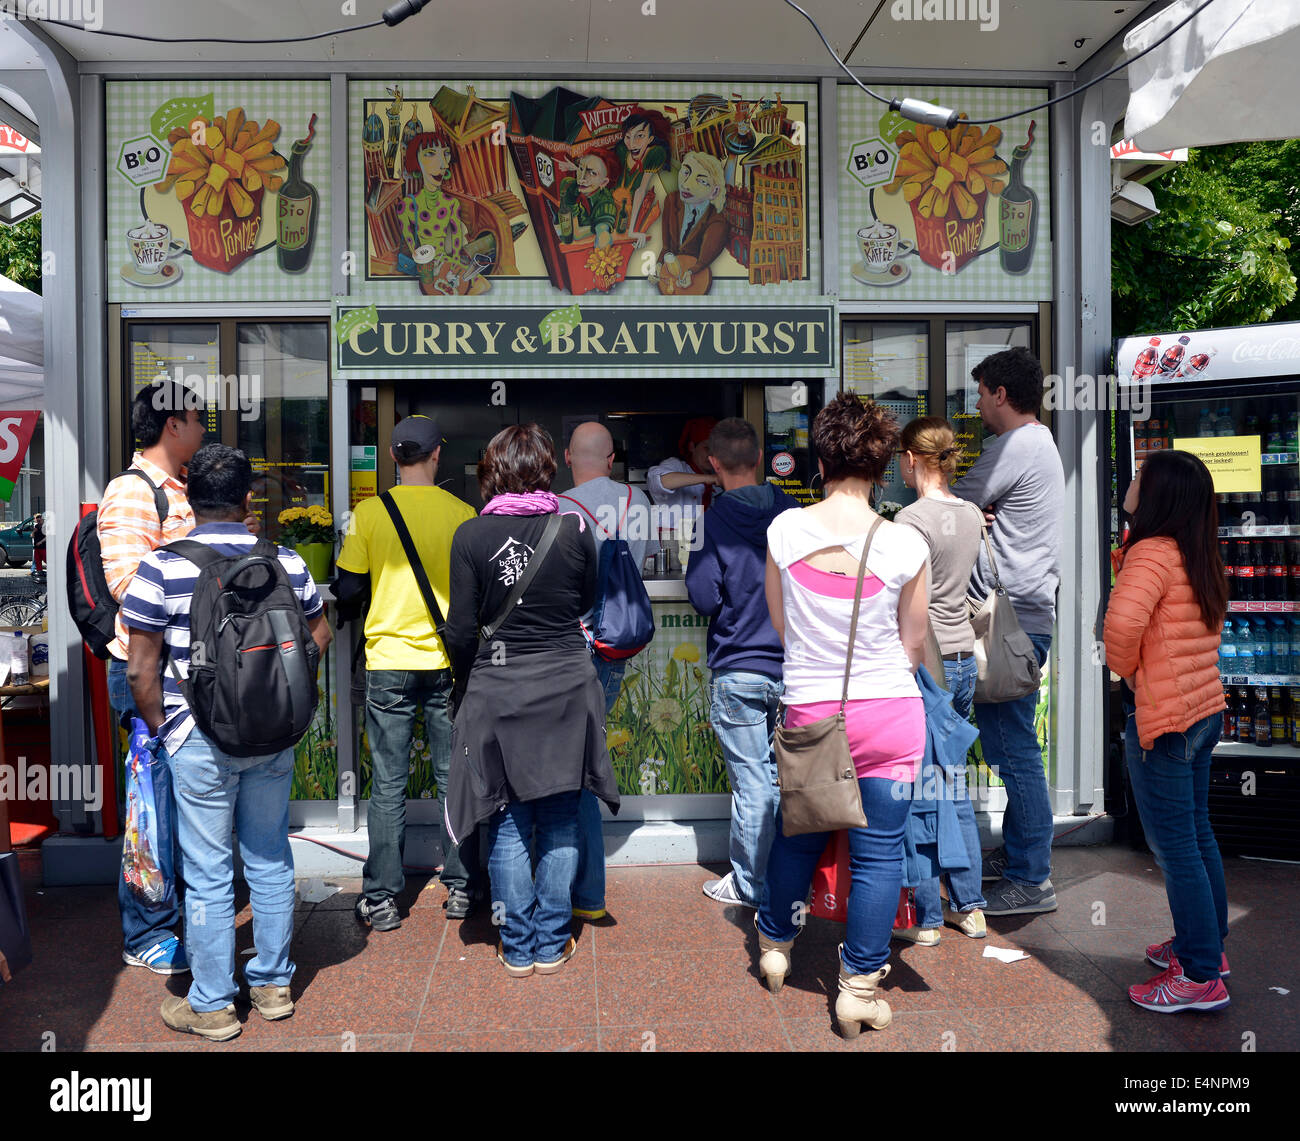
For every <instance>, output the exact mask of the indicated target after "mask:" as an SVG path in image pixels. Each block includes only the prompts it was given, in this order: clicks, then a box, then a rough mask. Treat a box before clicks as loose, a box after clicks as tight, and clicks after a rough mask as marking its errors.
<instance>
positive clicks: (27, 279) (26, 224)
mask: <svg viewBox="0 0 1300 1141" xmlns="http://www.w3.org/2000/svg"><path fill="white" fill-rule="evenodd" d="M0 273H3V274H4V275H5V277H7V278H8V279H9V280H10V281H16V282H17V283H18V284H19V285H21V286H24V287H26V288H27V289H30V290H32V292H33V293H40V292H41V216H40V215H39V214H34V215H33V216H32V217H30V218H28V219H27V220H26V221H23V222H19V223H18V225H16V226H0Z"/></svg>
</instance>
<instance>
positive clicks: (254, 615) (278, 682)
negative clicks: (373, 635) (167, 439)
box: [158, 539, 320, 757]
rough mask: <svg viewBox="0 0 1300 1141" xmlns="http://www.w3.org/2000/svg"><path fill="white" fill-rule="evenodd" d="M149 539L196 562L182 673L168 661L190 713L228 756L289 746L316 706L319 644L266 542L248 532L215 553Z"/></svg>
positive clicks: (186, 542)
mask: <svg viewBox="0 0 1300 1141" xmlns="http://www.w3.org/2000/svg"><path fill="white" fill-rule="evenodd" d="M158 549H159V550H163V551H170V552H172V553H173V554H177V555H180V556H181V557H182V558H184V559H188V560H189V561H190V562H192V563H193V564H194V565H195V566H197V567H198V568H199V577H198V581H197V582H196V583H195V584H194V595H193V597H192V599H191V600H190V666H189V677H188V679H187V680H184V681H182V680H181V677H180V675H179V673H178V672H177V670H176V663H175V662H174V661H171V662H169V663H168V666H169V668H170V669H171V673H172V677H173V678H174V679H175V680H176V684H177V685H179V686H180V688H181V693H182V694H184V695H185V700H186V701H187V702H188V703H189V706H190V711H191V712H192V713H193V714H194V723H195V724H196V725H197V726H198V727H199V729H200V731H201V732H202V733H203V735H204V736H205V737H207V738H208V740H209V741H211V742H212V743H213V744H214V745H216V747H217V748H218V749H220V750H221V751H222V752H224V753H229V754H230V755H231V756H232V757H260V756H266V755H268V754H271V753H278V752H279V751H280V750H281V749H289V748H292V747H293V746H294V745H296V744H297V743H298V742H299V741H300V740H301V739H302V736H303V734H304V733H306V732H307V728H308V726H310V725H311V722H312V718H313V717H314V716H315V715H316V704H317V701H318V700H319V693H318V691H317V689H316V669H317V666H319V664H320V649H319V648H318V647H317V645H316V642H315V640H314V639H313V638H312V636H311V631H310V630H309V629H308V628H307V617H306V615H305V614H304V613H303V609H302V603H301V601H299V599H298V596H297V595H296V594H295V593H294V591H293V587H292V586H291V585H290V583H289V576H288V575H287V574H286V573H285V570H284V567H283V566H282V565H281V563H280V559H279V554H278V548H277V547H276V545H275V544H274V543H271V542H268V541H267V540H266V539H258V540H257V542H256V543H254V544H253V546H252V548H251V549H250V550H249V552H248V553H247V554H239V555H223V554H221V553H220V552H218V551H215V550H213V549H212V548H211V547H209V546H208V545H206V544H205V543H200V542H198V541H196V540H194V539H178V540H177V541H176V542H174V543H168V544H167V546H165V547H160V548H158Z"/></svg>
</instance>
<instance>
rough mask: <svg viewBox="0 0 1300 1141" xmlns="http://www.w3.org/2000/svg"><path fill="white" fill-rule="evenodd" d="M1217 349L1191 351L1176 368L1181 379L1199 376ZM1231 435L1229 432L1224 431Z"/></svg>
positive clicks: (1208, 365)
mask: <svg viewBox="0 0 1300 1141" xmlns="http://www.w3.org/2000/svg"><path fill="white" fill-rule="evenodd" d="M1216 352H1218V350H1217V349H1206V350H1205V351H1204V352H1203V353H1193V354H1192V355H1191V356H1190V357H1188V358H1187V363H1186V364H1185V365H1183V367H1182V368H1180V369H1179V370H1178V375H1179V377H1180V378H1181V379H1184V380H1190V379H1191V378H1192V377H1194V376H1200V374H1201V373H1203V372H1204V371H1205V370H1206V369H1207V368H1209V367H1210V361H1212V360H1213V359H1214V354H1215V353H1216ZM1226 434H1227V435H1229V436H1230V435H1232V433H1231V432H1228V433H1226Z"/></svg>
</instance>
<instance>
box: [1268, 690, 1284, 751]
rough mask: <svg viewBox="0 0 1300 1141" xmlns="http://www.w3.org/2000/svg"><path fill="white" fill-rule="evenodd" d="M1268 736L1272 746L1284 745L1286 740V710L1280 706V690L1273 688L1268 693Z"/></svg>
mask: <svg viewBox="0 0 1300 1141" xmlns="http://www.w3.org/2000/svg"><path fill="white" fill-rule="evenodd" d="M1268 712H1269V736H1270V737H1272V738H1273V744H1275V745H1285V744H1286V739H1287V721H1288V719H1289V718H1288V715H1287V709H1286V706H1284V705H1283V704H1282V690H1281V689H1280V688H1279V687H1276V686H1275V687H1273V688H1271V689H1270V690H1269V691H1268Z"/></svg>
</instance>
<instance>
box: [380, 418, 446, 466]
mask: <svg viewBox="0 0 1300 1141" xmlns="http://www.w3.org/2000/svg"><path fill="white" fill-rule="evenodd" d="M392 442H393V451H394V452H396V453H397V458H398V459H400V460H404V461H407V462H409V461H410V460H415V459H420V458H422V457H424V456H427V455H428V454H429V453H430V452H432V451H433V450H434V448H436V447H437V446H438V445H439V444H441V443H442V433H441V432H440V431H439V430H438V421H437V420H434V419H433V418H432V417H430V416H407V417H406V418H405V419H403V420H400V421H399V422H398V423H397V426H396V427H394V428H393V441H392Z"/></svg>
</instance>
